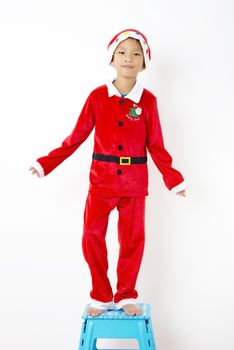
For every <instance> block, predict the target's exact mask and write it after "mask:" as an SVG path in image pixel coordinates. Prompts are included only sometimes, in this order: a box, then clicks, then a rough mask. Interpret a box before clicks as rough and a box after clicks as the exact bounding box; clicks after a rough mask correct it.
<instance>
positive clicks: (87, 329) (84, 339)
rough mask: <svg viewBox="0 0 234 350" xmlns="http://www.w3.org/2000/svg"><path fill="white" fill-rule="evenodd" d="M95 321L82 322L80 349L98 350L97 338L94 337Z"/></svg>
mask: <svg viewBox="0 0 234 350" xmlns="http://www.w3.org/2000/svg"><path fill="white" fill-rule="evenodd" d="M92 333H93V323H92V322H91V321H89V322H87V320H85V321H84V322H83V324H82V330H81V337H80V345H79V350H96V349H97V348H96V343H97V339H93V336H92Z"/></svg>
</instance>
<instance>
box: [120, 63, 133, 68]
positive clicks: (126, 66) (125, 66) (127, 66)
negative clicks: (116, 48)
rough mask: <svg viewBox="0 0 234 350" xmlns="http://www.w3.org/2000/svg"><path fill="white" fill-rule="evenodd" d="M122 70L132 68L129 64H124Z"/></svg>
mask: <svg viewBox="0 0 234 350" xmlns="http://www.w3.org/2000/svg"><path fill="white" fill-rule="evenodd" d="M122 67H123V68H127V69H131V68H133V66H131V65H130V64H125V65H123V66H122Z"/></svg>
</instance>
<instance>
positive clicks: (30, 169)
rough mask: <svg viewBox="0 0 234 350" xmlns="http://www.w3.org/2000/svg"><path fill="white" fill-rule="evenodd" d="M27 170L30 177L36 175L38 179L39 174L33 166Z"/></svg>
mask: <svg viewBox="0 0 234 350" xmlns="http://www.w3.org/2000/svg"><path fill="white" fill-rule="evenodd" d="M28 170H29V171H31V172H32V175H34V174H36V175H37V176H38V177H40V175H39V172H38V171H37V170H36V169H35V168H34V167H33V166H31V167H30V168H29V169H28Z"/></svg>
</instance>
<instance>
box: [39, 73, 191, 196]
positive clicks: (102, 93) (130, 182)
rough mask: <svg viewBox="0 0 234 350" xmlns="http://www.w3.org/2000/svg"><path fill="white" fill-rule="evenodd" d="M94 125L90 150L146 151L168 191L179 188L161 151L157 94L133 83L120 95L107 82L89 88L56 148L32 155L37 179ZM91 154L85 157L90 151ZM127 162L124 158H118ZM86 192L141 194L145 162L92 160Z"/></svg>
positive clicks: (165, 153)
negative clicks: (129, 88)
mask: <svg viewBox="0 0 234 350" xmlns="http://www.w3.org/2000/svg"><path fill="white" fill-rule="evenodd" d="M94 127H95V133H94V149H93V153H97V154H101V155H105V156H109V155H111V156H116V159H119V158H120V157H147V150H148V152H149V153H150V155H151V157H152V159H153V162H154V163H155V165H156V167H157V168H158V169H159V171H160V172H161V174H162V176H163V180H164V183H165V185H166V187H167V188H168V189H169V190H172V191H173V192H174V193H176V192H177V191H180V190H182V189H184V188H185V181H184V178H183V176H182V174H181V173H180V172H179V171H178V170H176V169H174V168H173V167H172V157H171V155H170V154H169V153H168V151H167V150H166V149H165V146H164V142H163V135H162V130H161V125H160V120H159V114H158V108H157V98H156V96H155V95H154V94H153V93H152V92H150V91H149V90H147V89H145V88H143V87H142V86H141V84H140V83H139V81H138V80H137V81H136V84H135V86H134V87H133V89H132V90H131V91H130V93H129V94H128V95H127V96H126V97H123V96H121V94H120V93H119V91H118V90H117V89H116V87H115V86H114V84H113V82H112V81H108V82H107V83H106V84H105V85H101V86H99V87H97V88H95V89H94V90H93V91H91V93H90V94H89V96H88V97H87V99H86V101H85V104H84V106H83V108H82V110H81V112H80V115H79V117H78V120H77V123H76V125H75V127H74V129H73V131H72V132H71V134H70V135H69V136H68V137H67V138H66V139H65V140H64V141H63V142H62V144H61V146H60V147H58V148H56V149H54V150H53V151H51V152H50V153H49V154H48V155H46V156H44V157H40V158H38V159H37V162H36V164H35V165H34V167H35V168H36V169H37V170H38V171H39V173H40V177H42V176H45V175H47V174H49V173H50V172H51V171H52V170H54V169H55V168H56V167H57V166H58V165H59V164H61V163H62V162H63V161H64V160H65V159H66V158H67V157H69V156H70V155H71V154H72V153H73V152H75V150H76V149H77V148H78V147H79V146H80V145H81V144H82V143H83V142H84V141H85V140H86V139H87V137H88V136H89V134H90V133H91V132H92V130H93V128H94ZM90 156H91V155H90ZM121 159H122V162H127V163H129V162H130V158H121ZM89 180H90V185H89V191H90V192H92V193H101V194H104V195H114V196H147V195H148V194H149V193H148V167H147V163H141V164H126V163H123V164H120V163H119V161H118V163H117V162H109V161H105V160H97V159H92V163H91V167H90V173H89Z"/></svg>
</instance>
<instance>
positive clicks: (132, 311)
mask: <svg viewBox="0 0 234 350" xmlns="http://www.w3.org/2000/svg"><path fill="white" fill-rule="evenodd" d="M122 309H123V310H124V312H125V314H126V315H128V316H134V315H141V314H142V313H143V310H142V309H141V308H139V307H138V306H136V305H134V304H126V305H124V306H123V307H122Z"/></svg>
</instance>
